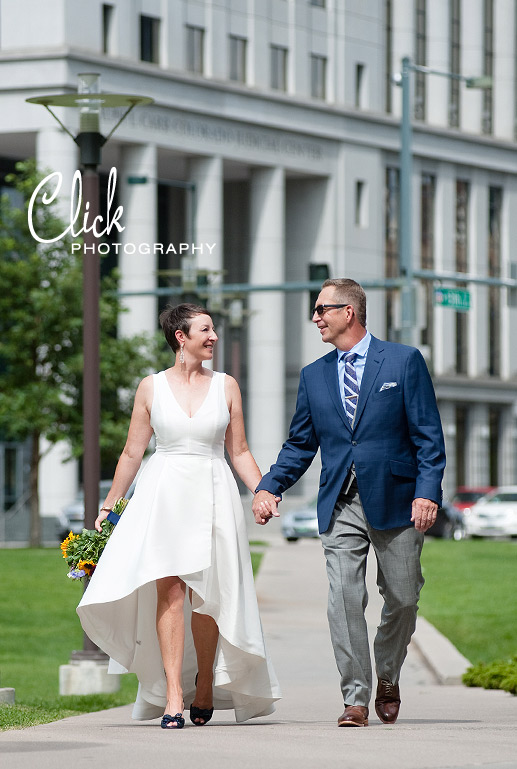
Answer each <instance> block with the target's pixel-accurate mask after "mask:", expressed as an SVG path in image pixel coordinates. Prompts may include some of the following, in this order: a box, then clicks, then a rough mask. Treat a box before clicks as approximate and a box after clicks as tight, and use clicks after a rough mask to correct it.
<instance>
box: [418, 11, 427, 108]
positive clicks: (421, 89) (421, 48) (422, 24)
mask: <svg viewBox="0 0 517 769" xmlns="http://www.w3.org/2000/svg"><path fill="white" fill-rule="evenodd" d="M415 16H416V41H415V63H416V64H418V65H419V66H422V67H425V66H426V23H427V20H426V0H416V2H415ZM425 78H426V76H425V74H424V73H423V72H415V119H416V120H425Z"/></svg>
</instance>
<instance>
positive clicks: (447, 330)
mask: <svg viewBox="0 0 517 769" xmlns="http://www.w3.org/2000/svg"><path fill="white" fill-rule="evenodd" d="M437 168H438V173H437V174H436V200H435V225H434V236H435V249H434V252H435V268H436V270H437V271H438V272H443V271H446V272H456V252H455V242H456V220H455V215H456V177H455V169H454V168H453V167H452V166H451V165H450V164H449V163H440V164H439V165H438V166H437ZM422 283H423V281H422ZM433 312H434V340H433V344H434V351H433V363H434V374H435V375H441V374H450V373H451V372H454V371H455V369H456V313H455V312H454V310H452V309H450V308H449V307H434V310H433Z"/></svg>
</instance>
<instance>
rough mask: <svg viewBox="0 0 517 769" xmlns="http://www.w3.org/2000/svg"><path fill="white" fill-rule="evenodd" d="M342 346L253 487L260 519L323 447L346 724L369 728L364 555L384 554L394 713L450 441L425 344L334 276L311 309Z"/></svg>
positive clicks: (381, 635)
mask: <svg viewBox="0 0 517 769" xmlns="http://www.w3.org/2000/svg"><path fill="white" fill-rule="evenodd" d="M312 320H313V323H315V324H316V325H317V327H318V329H319V332H320V334H321V338H322V340H323V341H324V342H328V343H329V344H332V345H334V347H335V348H336V349H335V350H332V352H329V353H328V354H327V355H324V356H323V358H319V360H317V361H315V362H314V363H311V364H310V365H309V366H306V367H305V368H304V369H303V370H302V372H301V375H300V385H299V390H298V400H297V404H296V412H295V414H294V417H293V420H292V422H291V428H290V432H289V438H288V439H287V441H286V442H285V443H284V445H283V447H282V449H281V451H280V454H279V455H278V458H277V460H276V463H275V464H274V465H273V466H272V467H271V469H270V471H269V473H267V474H266V475H265V476H264V477H263V478H262V480H261V482H260V484H259V485H258V487H257V491H256V494H255V498H254V501H253V513H254V515H255V520H256V521H257V523H261V524H264V523H267V521H268V520H269V518H271V516H272V515H278V512H277V502H276V498H278V496H279V495H281V494H282V493H283V492H284V491H285V490H286V489H288V488H289V487H290V486H292V485H293V484H294V483H295V482H296V481H297V480H298V479H299V478H300V477H301V476H302V475H303V473H304V472H305V471H306V470H307V468H308V467H309V465H310V464H311V462H312V460H313V458H314V455H315V454H316V452H317V450H318V448H319V449H321V462H322V469H321V476H320V488H319V495H318V522H319V531H320V535H321V541H322V544H323V548H324V552H325V558H326V561H327V575H328V579H329V599H328V620H329V625H330V634H331V639H332V645H333V647H334V654H335V657H336V663H337V667H338V670H339V673H340V675H341V690H342V693H343V700H344V705H345V709H344V712H343V714H342V715H341V716H340V717H339V719H338V726H367V725H368V706H369V703H370V697H371V692H372V670H371V661H370V651H369V645H368V633H367V628H366V621H365V617H364V610H365V608H366V603H367V592H366V586H365V570H366V556H367V553H368V549H369V547H370V545H371V546H372V547H373V549H374V552H375V555H376V558H377V567H378V572H377V584H378V587H379V591H380V593H381V595H382V597H383V599H384V606H383V610H382V615H381V622H380V625H379V627H378V630H377V634H376V637H375V643H374V653H375V666H376V672H377V678H378V683H377V692H376V697H375V711H376V713H377V715H378V717H379V718H380V720H381V721H382V722H383V723H385V724H393V723H395V721H396V720H397V716H398V712H399V706H400V694H399V683H398V682H399V675H400V669H401V667H402V663H403V661H404V659H405V656H406V651H407V646H408V644H409V641H410V639H411V636H412V634H413V631H414V629H415V623H416V613H417V603H418V596H419V593H420V589H421V587H422V585H423V584H424V579H423V577H422V572H421V569H420V553H421V550H422V544H423V539H424V532H425V531H427V529H428V528H429V527H430V526H432V524H433V523H434V521H435V520H436V512H437V508H438V505H439V503H440V501H441V481H442V476H443V470H444V467H445V449H444V441H443V434H442V428H441V423H440V416H439V413H438V408H437V406H436V399H435V395H434V390H433V385H432V382H431V378H430V376H429V373H428V370H427V367H426V364H425V362H424V359H423V358H422V356H421V354H420V352H419V351H418V350H416V349H415V348H413V347H406V346H405V345H401V344H395V343H392V342H381V341H380V340H379V339H376V338H375V337H374V336H372V335H371V334H370V333H369V332H368V331H367V330H366V295H365V293H364V291H363V289H362V287H361V286H360V285H359V284H358V283H356V282H355V281H353V280H348V279H345V278H340V279H336V280H326V281H325V283H324V284H323V287H322V290H321V292H320V294H319V296H318V300H317V302H316V307H315V308H314V313H313V316H312Z"/></svg>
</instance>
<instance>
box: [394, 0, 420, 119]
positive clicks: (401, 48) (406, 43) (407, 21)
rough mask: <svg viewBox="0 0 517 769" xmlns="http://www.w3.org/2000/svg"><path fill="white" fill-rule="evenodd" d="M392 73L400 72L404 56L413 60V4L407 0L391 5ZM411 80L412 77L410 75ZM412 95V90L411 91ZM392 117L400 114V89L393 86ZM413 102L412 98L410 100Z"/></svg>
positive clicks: (397, 0)
mask: <svg viewBox="0 0 517 769" xmlns="http://www.w3.org/2000/svg"><path fill="white" fill-rule="evenodd" d="M392 8H393V11H392V14H393V17H392V35H393V38H392V50H393V62H392V73H396V72H402V59H403V58H404V56H409V57H411V59H413V58H414V50H415V32H414V30H415V22H414V16H415V13H414V3H409V2H408V1H407V0H393V3H392ZM412 79H413V75H412ZM411 93H412V94H413V89H412V90H411ZM391 96H392V103H393V109H392V112H393V115H395V116H399V117H400V115H401V113H402V88H396V87H395V86H394V87H393V88H392V90H391ZM411 101H413V97H412V98H411Z"/></svg>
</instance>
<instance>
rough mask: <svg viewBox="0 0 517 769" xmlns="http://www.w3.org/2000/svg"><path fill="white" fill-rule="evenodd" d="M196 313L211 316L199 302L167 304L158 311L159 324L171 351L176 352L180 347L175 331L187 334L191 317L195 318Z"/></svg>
mask: <svg viewBox="0 0 517 769" xmlns="http://www.w3.org/2000/svg"><path fill="white" fill-rule="evenodd" d="M196 315H208V316H209V317H210V318H211V317H212V316H211V315H210V313H209V312H208V310H207V309H206V308H205V307H201V305H199V304H178V305H176V307H173V306H172V305H171V304H168V305H167V307H166V308H165V309H164V310H163V312H161V313H160V326H161V327H162V329H163V333H164V334H165V339H166V340H167V344H168V345H169V347H170V348H171V349H172V350H173V352H178V350H179V349H180V344H179V342H178V340H177V339H176V331H183V333H184V334H185V336H188V335H189V331H190V324H191V322H192V318H195V317H196Z"/></svg>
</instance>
